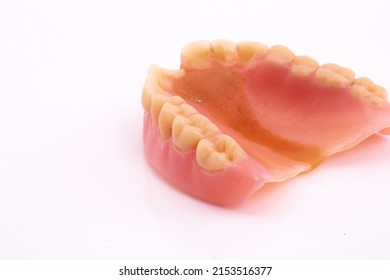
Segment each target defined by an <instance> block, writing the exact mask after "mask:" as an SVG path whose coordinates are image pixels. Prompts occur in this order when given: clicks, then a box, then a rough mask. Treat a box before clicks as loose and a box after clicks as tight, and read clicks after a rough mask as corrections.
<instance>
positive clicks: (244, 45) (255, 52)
mask: <svg viewBox="0 0 390 280" xmlns="http://www.w3.org/2000/svg"><path fill="white" fill-rule="evenodd" d="M267 52H268V47H267V46H266V45H264V44H261V43H257V42H240V43H238V45H237V55H238V59H239V60H240V61H241V62H243V63H245V64H246V63H249V62H251V61H252V60H254V59H256V58H258V57H262V56H265V55H266V54H267Z"/></svg>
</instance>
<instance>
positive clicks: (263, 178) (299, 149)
mask: <svg viewBox="0 0 390 280" xmlns="http://www.w3.org/2000/svg"><path fill="white" fill-rule="evenodd" d="M142 104H143V107H144V109H145V112H146V113H145V132H144V141H145V151H146V154H147V157H148V160H149V161H150V162H151V163H152V164H153V165H154V166H155V167H156V168H157V169H158V170H159V171H160V172H161V173H163V174H164V175H165V176H166V177H167V178H168V179H169V180H170V181H171V182H173V183H174V184H175V185H177V186H178V187H181V188H183V189H184V190H186V191H187V192H189V193H192V194H193V195H195V196H197V197H200V198H202V199H204V200H206V201H209V202H213V203H217V204H224V205H229V204H235V203H239V202H242V201H244V200H245V199H247V198H248V197H249V196H250V195H251V194H252V193H253V192H254V191H256V190H257V189H258V188H259V187H261V186H262V185H263V184H264V183H266V182H270V181H281V180H286V179H288V178H291V177H293V176H296V175H297V174H299V173H301V172H305V171H308V170H311V169H312V168H314V167H316V166H317V165H318V164H319V163H320V162H321V161H322V160H324V159H325V158H326V157H328V156H330V155H332V154H334V153H336V152H340V151H342V150H345V149H348V148H350V147H352V146H354V145H356V144H358V143H360V142H361V141H362V140H364V139H365V138H367V137H369V136H370V135H371V134H373V133H376V132H379V131H384V132H385V131H386V128H388V127H390V105H389V103H388V102H387V93H386V90H385V89H384V88H383V87H380V86H378V85H376V84H375V83H373V82H372V81H371V80H370V79H368V78H358V79H355V74H354V72H353V71H352V70H350V69H348V68H345V67H341V66H339V65H337V64H333V63H328V64H323V65H321V66H320V65H319V64H318V63H317V62H316V61H315V60H314V59H312V58H310V57H307V56H296V55H294V53H293V52H292V51H291V50H289V49H288V48H286V47H284V46H281V45H276V46H273V47H271V48H268V47H267V46H266V45H264V44H261V43H256V42H241V43H238V44H235V43H234V42H231V41H228V40H216V41H212V42H207V41H199V42H194V43H192V44H189V45H187V46H186V47H185V48H184V49H183V51H182V56H181V69H179V70H177V71H168V70H163V69H161V68H159V67H158V66H152V67H151V68H150V70H149V75H148V78H147V80H146V82H145V86H144V91H143V96H142ZM357 116H359V118H357ZM154 131H158V133H157V132H154ZM156 133H157V134H156ZM145 138H147V139H145ZM167 141H168V142H167ZM165 142H166V143H167V144H163V143H165ZM152 146H153V147H152ZM150 150H153V153H151V152H150ZM167 153H169V154H170V155H171V156H170V158H164V157H166V155H167ZM172 155H174V156H172ZM169 161H170V162H169ZM187 162H191V163H188V164H190V165H189V166H191V167H188V168H187V169H184V170H183V169H181V168H179V165H181V166H184V165H185V164H187ZM175 168H179V169H180V170H181V171H180V172H182V173H186V175H187V178H188V180H187V181H185V180H184V179H180V178H182V175H183V174H177V173H175V172H176V171H175V170H174V169H175ZM232 174H234V176H233V175H232ZM232 176H233V177H232ZM240 176H246V177H247V178H241V177H240ZM232 178H234V179H232ZM232 180H233V181H232ZM234 180H235V181H234ZM228 181H229V182H228ZM213 184H214V185H213Z"/></svg>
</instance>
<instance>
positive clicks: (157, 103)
mask: <svg viewBox="0 0 390 280" xmlns="http://www.w3.org/2000/svg"><path fill="white" fill-rule="evenodd" d="M183 102H184V100H183V99H182V98H181V97H179V96H166V95H162V94H157V93H155V94H153V95H151V106H150V107H151V114H152V121H153V123H154V125H156V126H158V120H159V117H160V112H161V108H162V106H163V105H164V104H165V103H171V104H174V105H180V104H182V103H183Z"/></svg>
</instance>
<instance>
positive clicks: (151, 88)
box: [142, 76, 168, 111]
mask: <svg viewBox="0 0 390 280" xmlns="http://www.w3.org/2000/svg"><path fill="white" fill-rule="evenodd" d="M155 93H157V94H161V95H168V93H167V92H166V91H165V90H163V89H162V88H161V87H160V85H159V84H158V83H157V81H156V79H155V78H154V77H153V76H148V78H147V79H146V81H145V85H144V88H143V90H142V106H143V107H144V109H145V111H150V109H151V102H152V101H151V98H152V95H153V94H155Z"/></svg>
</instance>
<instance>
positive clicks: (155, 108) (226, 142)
mask: <svg viewBox="0 0 390 280" xmlns="http://www.w3.org/2000/svg"><path fill="white" fill-rule="evenodd" d="M160 70H161V69H160ZM160 70H158V71H160ZM158 71H156V69H152V73H150V75H149V76H150V77H149V78H148V79H147V81H146V83H145V87H144V91H143V96H142V103H143V106H144V108H145V110H146V111H149V112H150V114H151V118H152V123H153V125H155V126H156V127H158V129H159V131H160V135H161V139H162V140H163V141H164V140H167V139H169V138H171V137H172V141H173V144H174V145H175V147H176V148H178V149H179V150H180V151H181V152H189V151H194V150H196V160H197V163H198V164H199V165H200V166H201V167H202V168H204V169H206V170H208V171H212V172H214V171H219V170H223V169H224V168H226V167H227V166H228V165H230V164H231V163H232V162H234V161H236V160H238V159H239V158H241V157H243V156H244V151H243V150H242V149H241V147H240V146H239V145H238V144H237V142H236V141H235V140H233V139H232V138H231V137H229V136H227V135H225V134H223V133H222V132H221V131H220V130H219V129H218V128H217V127H216V126H215V125H214V124H213V123H212V122H211V121H210V120H209V119H208V118H206V117H205V116H204V115H202V114H199V113H198V112H197V111H196V110H195V109H194V108H193V107H192V106H190V105H189V104H187V103H186V102H185V101H184V100H183V99H182V98H181V97H179V96H172V95H170V94H169V93H168V92H167V91H165V90H164V89H163V88H162V87H161V84H160V83H158V82H157V81H156V80H157V79H156V77H154V74H156V73H157V74H160V73H159V72H158Z"/></svg>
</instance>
